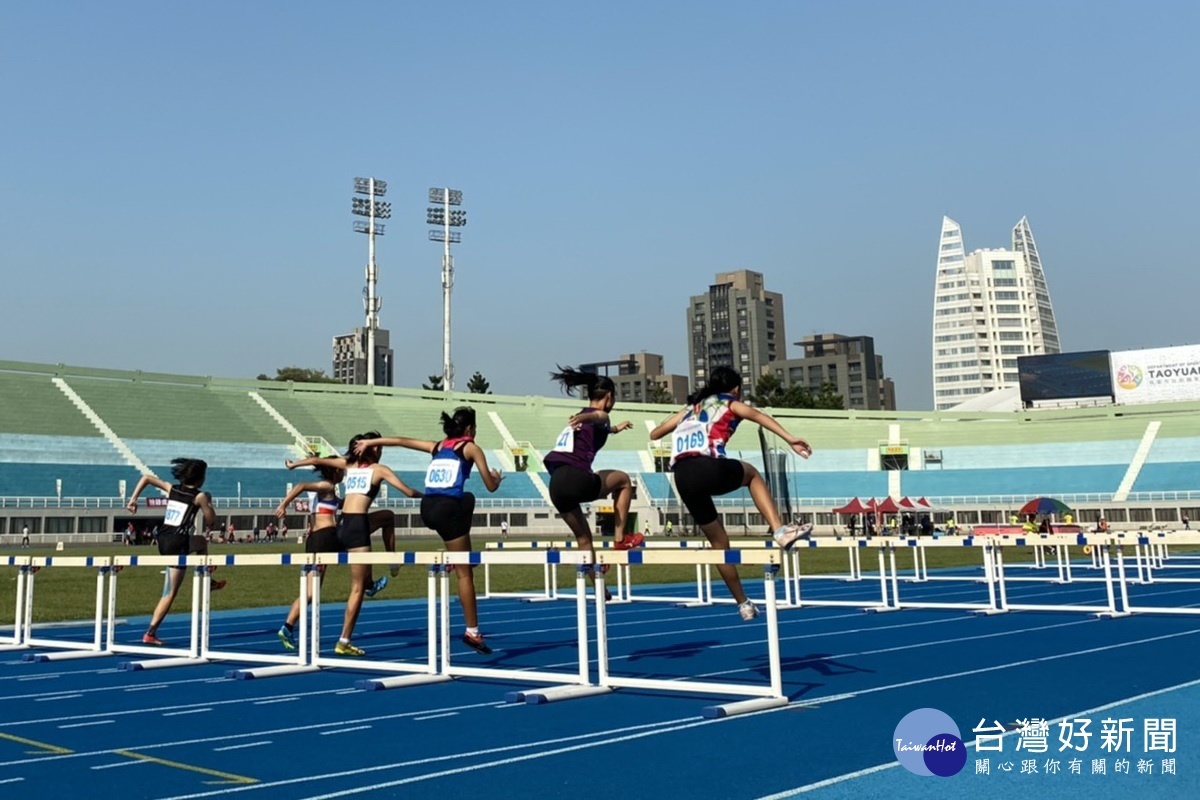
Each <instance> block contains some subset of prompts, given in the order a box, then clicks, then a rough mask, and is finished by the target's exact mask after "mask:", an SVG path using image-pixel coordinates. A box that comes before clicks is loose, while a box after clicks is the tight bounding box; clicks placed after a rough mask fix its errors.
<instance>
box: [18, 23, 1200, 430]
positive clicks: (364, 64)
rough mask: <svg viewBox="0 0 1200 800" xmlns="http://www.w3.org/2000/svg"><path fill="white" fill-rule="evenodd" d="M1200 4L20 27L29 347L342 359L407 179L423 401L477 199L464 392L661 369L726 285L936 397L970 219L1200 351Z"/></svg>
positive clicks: (21, 275)
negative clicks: (370, 230)
mask: <svg viewBox="0 0 1200 800" xmlns="http://www.w3.org/2000/svg"><path fill="white" fill-rule="evenodd" d="M1198 29H1200V5H1198V4H1196V3H1194V2H1132V1H1131V2H1106V1H1104V0H1100V1H1096V0H1086V1H1084V0H1078V1H1071V2H1025V1H1023V0H1017V1H1015V2H989V3H984V2H890V1H889V2H845V3H835V2H782V1H780V2H753V3H743V4H735V3H729V2H707V1H706V0H688V1H687V2H684V1H683V0H673V1H672V2H646V1H643V2H626V0H613V1H611V2H605V3H576V2H520V1H517V2H511V3H497V2H473V1H471V2H467V1H462V0H460V1H458V2H453V3H442V4H431V3H420V4H419V3H415V2H411V3H409V2H405V3H400V2H396V3H370V2H358V3H353V4H342V3H317V2H249V3H245V2H238V3H234V2H223V1H220V0H216V1H213V2H204V3H162V2H122V1H121V0H113V1H112V2H102V3H98V2H52V3H9V4H7V5H6V6H5V8H4V10H3V11H2V12H0V59H2V69H3V72H2V83H0V98H2V101H3V111H4V123H3V125H0V148H2V161H0V164H2V166H0V170H2V172H0V175H2V179H0V272H2V274H3V276H4V288H5V291H4V293H3V297H4V303H3V311H2V312H0V342H2V343H3V344H2V345H0V358H9V359H14V360H22V361H38V362H64V363H70V364H80V365H89V366H102V367H114V368H120V369H144V370H163V371H177V372H184V373H195V374H212V375H221V376H228V377H253V376H254V375H256V374H258V373H260V372H266V373H268V374H272V375H273V374H274V372H275V369H276V368H278V367H282V366H289V365H297V366H304V367H315V368H321V369H325V370H326V371H327V372H328V371H329V369H330V342H331V338H332V336H333V335H334V334H337V333H343V332H346V331H349V330H350V329H352V328H353V327H354V326H356V325H360V324H361V323H362V318H363V314H362V303H361V290H362V286H363V284H364V279H363V267H364V264H365V260H366V237H365V236H362V235H360V234H355V233H354V232H353V231H352V221H353V219H354V218H353V217H352V216H351V215H350V199H351V197H352V194H353V191H352V189H353V178H354V177H355V176H360V175H361V176H371V175H373V176H376V177H379V178H383V179H385V180H387V181H388V185H389V192H388V199H390V200H391V201H392V203H393V211H394V217H393V219H392V220H391V222H390V223H389V224H388V228H387V235H386V236H385V237H383V238H382V239H381V240H380V243H379V245H380V246H379V253H378V263H379V265H380V284H379V291H380V294H381V295H382V296H383V299H384V304H383V311H382V324H383V326H384V327H386V328H389V329H390V330H391V331H392V336H393V343H394V346H395V347H396V349H397V351H398V355H397V361H398V368H397V375H398V380H397V383H398V384H399V385H401V386H417V385H419V384H420V382H421V381H422V380H424V379H425V378H426V376H428V375H430V374H434V373H440V371H441V360H442V356H441V288H440V277H439V272H440V258H441V249H440V245H437V244H435V243H433V242H430V241H428V240H427V239H426V230H427V227H426V225H425V206H426V194H427V190H428V188H429V187H431V186H451V187H454V188H458V189H461V190H462V191H463V192H464V195H465V202H464V205H463V207H464V208H465V209H466V210H467V212H468V221H469V222H468V225H467V227H466V228H464V229H463V243H462V245H461V246H458V247H457V248H456V249H455V256H456V268H457V285H456V288H455V294H454V318H453V319H454V340H455V348H454V362H455V365H456V370H457V375H458V386H459V388H462V387H464V386H465V383H466V379H467V378H468V377H469V376H470V375H471V374H472V373H473V372H474V371H476V370H479V371H481V372H482V373H483V374H484V375H485V377H487V378H488V379H489V380H490V381H491V383H492V388H493V390H494V391H496V392H499V393H505V394H544V393H549V392H553V391H554V390H555V387H553V386H552V385H551V384H549V383H548V382H547V380H546V373H547V371H548V370H550V369H551V368H552V367H553V366H554V365H555V364H556V363H560V364H575V363H579V362H583V361H598V360H606V359H610V358H614V357H616V356H618V355H620V354H622V353H626V352H636V351H641V350H647V351H650V352H658V353H662V354H663V355H664V356H666V359H667V369H668V371H670V372H677V373H684V374H686V372H687V369H686V356H687V344H686V339H685V336H686V326H685V310H686V306H687V299H688V297H689V296H690V295H692V294H699V293H702V292H704V291H706V290H707V286H708V284H709V283H710V282H711V281H712V279H713V277H714V275H715V274H716V273H717V272H719V271H726V270H732V269H742V268H745V269H753V270H757V271H760V272H762V273H764V274H765V275H766V280H767V287H768V288H769V289H771V290H773V291H778V292H781V293H783V295H784V299H785V310H786V314H787V331H788V338H789V340H790V341H789V349H788V354H789V356H793V357H794V356H796V355H798V348H796V347H794V346H793V345H792V343H793V342H796V341H798V340H799V339H800V338H802V337H803V336H806V335H808V334H813V333H821V332H838V333H844V334H850V335H858V334H866V335H870V336H874V337H875V340H876V347H877V350H878V352H880V353H881V354H882V355H883V357H884V364H885V369H886V371H887V373H888V374H889V375H890V376H892V377H893V378H894V379H895V381H896V385H897V395H898V399H899V405H900V407H901V408H910V409H913V408H931V407H932V399H931V389H930V338H931V309H932V301H933V288H934V287H933V281H934V266H935V258H936V255H937V237H938V233H939V231H940V225H941V218H942V215H943V214H946V215H949V216H951V217H953V218H954V219H956V220H958V221H959V222H960V223H961V224H962V226H963V230H964V236H965V238H966V242H967V247H968V249H976V248H982V247H1007V246H1009V243H1010V240H1009V232H1010V230H1011V228H1012V226H1013V225H1014V224H1015V223H1016V222H1017V220H1019V219H1020V218H1021V216H1023V215H1025V216H1028V217H1029V220H1030V224H1031V226H1032V229H1033V233H1034V237H1035V238H1036V239H1037V243H1038V246H1039V248H1040V251H1041V255H1042V260H1043V264H1044V266H1045V270H1046V275H1047V280H1048V282H1049V286H1050V291H1051V295H1052V297H1053V301H1054V306H1055V311H1056V313H1057V315H1058V320H1059V330H1060V332H1061V335H1062V340H1063V343H1064V347H1065V348H1066V349H1067V350H1087V349H1094V348H1096V349H1099V348H1107V349H1114V350H1120V349H1131V348H1140V347H1158V346H1167V345H1172V344H1184V343H1195V342H1197V341H1200V335H1197V333H1196V330H1197V326H1196V320H1195V319H1194V317H1195V315H1196V313H1197V312H1196V303H1195V300H1196V295H1197V288H1198V283H1200V278H1197V273H1196V269H1195V235H1196V231H1197V230H1198V226H1197V223H1196V214H1197V211H1198V210H1200V202H1198V201H1200V181H1198V180H1197V176H1198V175H1200V169H1198V167H1200V163H1198V162H1200V158H1198V155H1197V144H1198V143H1200V130H1198V127H1200V126H1198V124H1197V119H1198V115H1200V104H1197V102H1196V96H1197V89H1196V79H1197V76H1198V75H1200V47H1197V44H1196V38H1195V36H1196V31H1197V30H1198Z"/></svg>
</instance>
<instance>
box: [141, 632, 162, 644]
mask: <svg viewBox="0 0 1200 800" xmlns="http://www.w3.org/2000/svg"><path fill="white" fill-rule="evenodd" d="M142 644H152V645H154V646H156V647H162V646H163V640H162V639H159V638H158V637H157V636H155V635H154V634H153V633H147V634H145V635H144V636H142Z"/></svg>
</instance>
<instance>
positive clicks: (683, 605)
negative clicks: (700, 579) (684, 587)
mask: <svg viewBox="0 0 1200 800" xmlns="http://www.w3.org/2000/svg"><path fill="white" fill-rule="evenodd" d="M643 602H644V601H643ZM664 602H667V601H664ZM711 605H712V603H705V602H703V601H701V600H691V601H689V602H686V603H676V604H675V607H676V608H707V607H708V606H711Z"/></svg>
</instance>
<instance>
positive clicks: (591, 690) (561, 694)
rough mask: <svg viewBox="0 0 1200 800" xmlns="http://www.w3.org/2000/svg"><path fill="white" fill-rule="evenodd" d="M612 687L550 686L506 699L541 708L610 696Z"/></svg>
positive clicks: (511, 695)
mask: <svg viewBox="0 0 1200 800" xmlns="http://www.w3.org/2000/svg"><path fill="white" fill-rule="evenodd" d="M610 692H612V687H610V686H579V685H576V686H550V687H547V688H545V689H529V690H528V691H521V692H509V693H508V694H506V695H504V699H505V700H507V701H508V702H510V703H527V704H528V705H531V706H540V705H542V704H544V703H557V702H558V701H560V700H574V699H576V698H579V697H593V696H595V695H598V694H609V693H610Z"/></svg>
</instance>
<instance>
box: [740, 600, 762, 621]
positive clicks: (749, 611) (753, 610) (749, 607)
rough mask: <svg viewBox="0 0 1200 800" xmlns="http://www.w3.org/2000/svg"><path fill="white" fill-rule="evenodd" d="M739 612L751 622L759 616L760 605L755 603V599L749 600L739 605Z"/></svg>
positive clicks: (744, 618)
mask: <svg viewBox="0 0 1200 800" xmlns="http://www.w3.org/2000/svg"><path fill="white" fill-rule="evenodd" d="M738 613H739V614H741V615H742V619H743V620H745V621H746V622H749V621H750V620H752V619H754V618H755V617H757V616H758V606H756V605H754V602H753V601H751V600H747V601H746V602H744V603H742V604H740V605H739V606H738Z"/></svg>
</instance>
